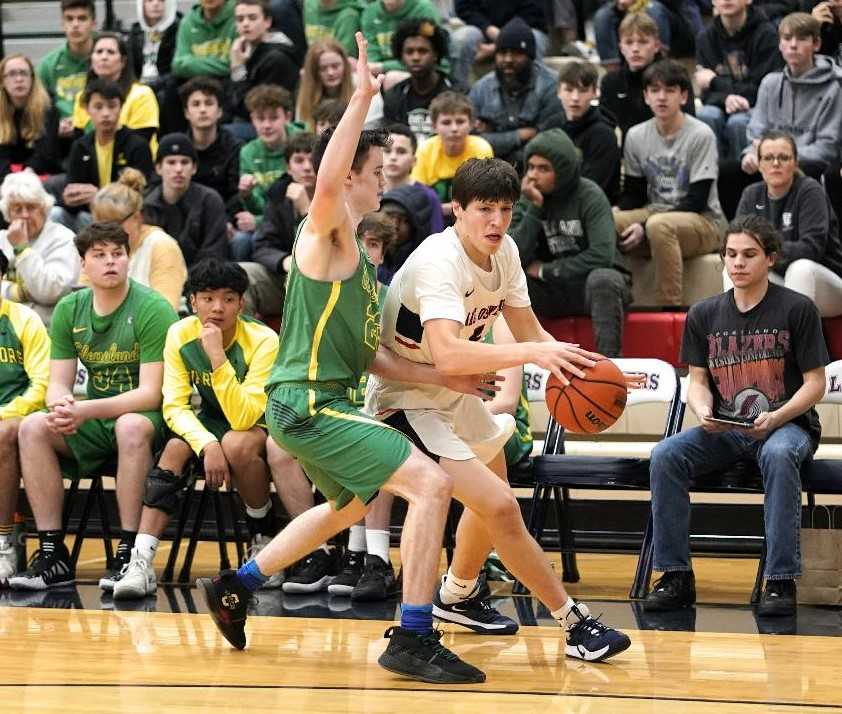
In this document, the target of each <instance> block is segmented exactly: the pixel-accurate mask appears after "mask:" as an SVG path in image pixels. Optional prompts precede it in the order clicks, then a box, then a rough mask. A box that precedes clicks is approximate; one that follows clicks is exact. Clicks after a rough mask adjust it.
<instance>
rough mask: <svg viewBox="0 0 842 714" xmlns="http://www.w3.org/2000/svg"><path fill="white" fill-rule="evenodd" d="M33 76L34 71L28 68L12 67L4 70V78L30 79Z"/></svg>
mask: <svg viewBox="0 0 842 714" xmlns="http://www.w3.org/2000/svg"><path fill="white" fill-rule="evenodd" d="M31 76H32V72H30V71H29V70H28V69H10V70H7V71H6V72H3V79H17V78H18V77H20V78H23V79H29V78H30V77H31Z"/></svg>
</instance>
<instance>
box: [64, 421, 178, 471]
mask: <svg viewBox="0 0 842 714" xmlns="http://www.w3.org/2000/svg"><path fill="white" fill-rule="evenodd" d="M137 413H138V414H140V415H141V416H145V417H146V418H147V419H149V421H151V422H152V426H153V427H154V430H155V431H154V437H153V439H152V452H153V453H155V452H156V451H158V450H159V449H160V448H161V447H162V446H163V444H164V437H165V435H166V426H165V425H164V418H163V416H162V415H161V412H151V411H150V412H137ZM116 421H117V420H116V419H88V420H87V421H86V422H85V423H84V424H82V426H80V427H79V429H78V430H77V431H76V433H75V434H70V435H68V436H65V437H64V443H65V444H67V446H68V448H69V449H70V450H71V451H72V452H73V458H68V457H62V458H60V459H59V464H60V466H61V470H62V473H64V475H65V476H67V477H68V478H82V477H87V476H98V475H101V474H98V473H97V471H98V470H100V469H102V468H103V467H104V466H107V465H108V464H111V463H115V462H116V461H117V437H116V436H115V435H114V424H115V423H116Z"/></svg>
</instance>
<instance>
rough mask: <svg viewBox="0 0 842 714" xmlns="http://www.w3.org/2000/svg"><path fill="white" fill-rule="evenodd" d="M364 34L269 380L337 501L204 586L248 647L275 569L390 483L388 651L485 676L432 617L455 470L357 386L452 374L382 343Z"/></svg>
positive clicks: (398, 662)
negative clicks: (365, 405)
mask: <svg viewBox="0 0 842 714" xmlns="http://www.w3.org/2000/svg"><path fill="white" fill-rule="evenodd" d="M357 44H358V47H359V60H358V62H357V87H356V90H355V91H354V94H353V96H352V97H351V101H350V103H349V105H348V108H347V110H346V111H345V114H344V115H343V117H342V119H341V121H340V122H339V124H338V125H337V127H336V129H335V130H334V131H332V132H331V131H327V132H324V133H323V134H322V135H321V137H320V139H319V142H318V143H317V145H316V148H315V150H314V152H313V164H314V166H315V168H316V172H317V173H316V189H315V193H314V196H313V201H312V204H311V206H310V213H309V215H308V217H307V218H306V219H305V221H304V222H303V224H302V226H301V228H300V230H299V234H298V238H297V240H296V243H295V245H294V247H293V260H292V264H291V266H290V272H289V283H288V285H287V291H286V299H285V301H284V319H283V323H282V332H281V343H280V348H279V350H278V360H277V361H276V363H275V368H274V370H273V372H272V376H271V377H270V379H269V382H268V383H267V385H266V390H267V392H268V394H269V402H268V405H267V409H266V420H267V425H268V427H269V433H270V434H271V436H272V438H273V439H275V440H276V441H277V442H278V443H279V444H280V446H281V447H282V448H283V449H284V450H285V451H287V452H289V453H290V454H292V455H293V456H295V457H296V458H297V459H298V460H299V463H300V464H301V465H302V467H303V468H304V471H305V472H306V473H307V476H308V477H309V478H310V479H311V480H312V481H313V482H314V483H315V484H316V486H317V487H318V488H319V489H320V490H321V491H322V493H323V494H324V495H325V496H326V497H327V499H328V503H325V504H322V505H319V506H316V507H315V508H311V509H310V510H308V511H307V512H305V513H303V514H301V515H299V516H298V517H297V518H295V519H294V520H293V521H292V522H291V523H290V524H289V525H288V526H287V527H286V528H285V529H284V530H283V531H281V532H280V533H279V534H278V535H277V536H275V538H274V540H273V541H272V542H271V543H270V544H269V545H268V546H266V548H264V549H263V550H262V551H261V552H260V554H259V555H258V556H257V558H256V559H255V560H250V561H248V562H247V563H246V564H245V565H244V566H243V567H241V568H240V570H239V571H237V572H234V571H225V572H222V573H220V575H219V576H217V577H215V578H213V579H200V580H199V581H198V585H199V587H200V588H201V589H202V591H203V592H204V595H205V599H206V602H207V606H208V610H209V612H210V614H211V617H212V618H213V620H214V622H215V624H216V625H217V627H218V628H219V629H220V631H221V632H222V634H223V635H224V636H225V638H226V639H227V640H228V641H229V642H230V643H231V644H232V645H233V646H234V647H236V648H238V649H243V648H244V647H245V645H246V635H245V620H246V609H247V605H248V600H249V597H250V594H251V593H252V592H254V591H255V590H256V589H257V588H258V587H260V585H261V584H262V583H263V582H264V581H265V580H266V579H267V578H268V576H269V575H271V574H272V573H275V572H277V571H278V570H280V569H281V568H283V567H285V566H287V565H289V564H290V563H293V562H295V561H297V560H299V559H300V558H301V557H302V556H304V555H306V554H307V553H310V552H312V550H313V549H314V548H315V547H316V546H317V545H318V544H319V543H323V542H325V541H326V540H327V539H328V538H329V537H330V536H332V535H334V534H335V533H337V532H339V531H340V530H343V529H345V528H348V527H349V526H351V525H352V524H354V523H356V522H357V521H359V520H360V518H362V517H363V516H364V515H365V513H366V510H367V504H368V503H369V502H370V501H371V500H372V499H373V498H374V497H375V496H376V494H377V493H378V491H380V490H381V489H383V490H386V491H389V492H391V493H393V494H395V495H398V496H401V497H402V498H404V499H406V500H407V502H408V509H407V516H406V521H405V524H404V530H403V538H402V543H401V560H402V563H403V573H404V579H403V602H404V604H403V606H402V608H401V626H400V627H394V628H391V629H390V630H388V631H387V636H390V640H389V644H388V647H387V648H386V651H385V652H384V653H383V655H381V657H380V659H379V663H380V664H381V665H382V666H384V667H386V668H387V669H389V670H391V671H394V672H397V673H400V674H403V675H406V676H409V677H413V678H416V679H421V680H424V681H429V682H438V683H450V684H455V683H472V682H481V681H484V680H485V675H484V674H483V673H482V672H481V671H480V670H478V669H476V668H475V667H472V666H471V665H469V664H467V663H465V662H463V661H462V660H460V659H459V658H458V657H457V656H456V655H455V654H453V653H452V652H450V651H449V650H447V649H446V648H445V647H443V646H442V645H441V643H440V641H439V638H440V636H441V635H440V634H438V633H435V632H434V631H433V629H432V603H431V594H432V591H433V588H434V585H435V581H436V570H437V567H438V562H439V557H440V554H441V543H442V534H443V531H444V521H445V517H446V514H447V508H448V504H449V502H450V495H451V481H450V479H449V477H448V476H447V475H446V474H445V473H444V471H442V470H441V469H440V468H439V467H438V466H436V465H435V463H434V462H432V461H431V460H429V459H428V458H426V457H425V456H423V455H422V454H421V452H420V451H418V450H417V449H416V448H415V447H413V446H412V445H411V444H410V443H409V441H408V440H407V439H406V438H405V437H404V436H403V435H401V434H400V433H399V432H398V431H396V430H394V429H391V428H389V427H387V426H384V425H383V424H381V423H379V422H377V421H376V420H374V419H371V418H369V417H367V416H365V415H363V414H362V413H361V412H360V411H359V410H358V409H357V408H356V407H354V406H353V405H352V404H351V402H350V401H349V399H348V394H347V393H348V388H349V387H355V386H357V384H358V383H359V380H360V377H361V376H362V374H363V372H365V371H366V370H370V371H372V372H376V373H381V374H385V375H387V376H391V377H392V378H396V377H397V376H398V375H399V374H400V375H401V378H407V379H410V380H413V381H416V380H417V381H419V382H427V381H429V382H435V383H439V384H443V383H444V381H445V380H443V378H442V377H441V376H439V375H438V373H436V372H435V370H434V369H431V368H429V366H427V367H426V369H424V368H423V366H422V365H416V364H412V363H410V362H409V361H408V360H397V359H396V357H395V355H394V354H393V353H389V352H388V351H385V350H379V351H378V347H379V336H380V313H379V307H378V299H377V280H376V276H375V274H374V270H373V267H372V266H371V264H370V263H369V261H368V260H367V259H366V257H365V253H364V251H363V249H362V247H361V246H360V243H359V241H358V240H357V239H356V237H355V231H356V228H357V225H358V224H359V222H360V219H361V218H362V217H363V215H364V214H366V213H368V212H369V211H372V210H374V209H376V208H377V206H378V203H379V199H378V194H379V193H380V192H382V190H383V186H384V179H383V176H382V164H383V157H382V153H383V152H382V149H381V147H382V146H383V145H384V144H385V143H386V141H387V139H388V135H386V134H385V132H368V131H362V127H363V123H364V121H365V116H366V113H367V112H368V107H369V104H370V102H371V98H372V97H373V96H374V95H376V94H377V93H378V92H379V90H380V86H381V84H382V81H383V80H382V77H378V78H376V79H375V78H374V77H372V75H371V72H370V70H369V66H368V60H367V52H366V43H365V40H364V39H363V37H362V34H361V33H357ZM325 144H327V146H326V147H325ZM418 367H422V369H421V371H418ZM489 379H490V380H491V384H493V380H494V378H493V377H490V378H489ZM466 390H467V388H466Z"/></svg>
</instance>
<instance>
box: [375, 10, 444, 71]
mask: <svg viewBox="0 0 842 714" xmlns="http://www.w3.org/2000/svg"><path fill="white" fill-rule="evenodd" d="M423 18H426V19H428V20H432V21H433V22H434V23H435V24H436V25H438V24H439V23H440V22H441V17H440V16H439V13H438V10H436V8H435V7H434V6H433V4H432V3H431V2H430V0H374V2H372V3H370V4H369V5H368V6H367V7H366V8H365V10H364V11H363V14H362V19H361V24H362V32H363V35H365V39H366V40H368V62H369V67H370V68H371V71H372V72H374V73H378V72H391V71H392V70H398V71H400V72H404V73H405V72H406V67H404V65H403V62H401V59H400V57H395V56H394V55H393V54H392V35H394V34H395V32H397V30H398V28H399V27H400V26H401V25H402V24H403V23H404V22H406V21H407V20H416V19H418V20H420V19H423ZM400 78H401V79H404V78H406V74H403V75H402V76H401V77H400ZM392 84H394V82H392Z"/></svg>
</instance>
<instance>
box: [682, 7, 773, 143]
mask: <svg viewBox="0 0 842 714" xmlns="http://www.w3.org/2000/svg"><path fill="white" fill-rule="evenodd" d="M750 4H751V0H713V7H714V9H715V10H716V17H715V18H714V20H713V22H712V23H711V24H710V25H709V26H708V27H707V28H705V30H703V31H702V32H701V33H699V36H698V37H697V38H696V66H697V69H696V76H695V79H696V85H697V86H698V87H699V89H700V90H701V92H702V101H703V102H704V106H703V107H702V110H701V111H700V112H699V119H701V120H702V121H703V122H704V123H705V124H707V125H708V126H709V127H710V128H711V129H713V133H714V134H716V140H717V143H718V145H719V158H720V159H729V160H739V158H740V156H741V155H742V152H743V149H744V148H745V147H746V144H747V143H748V138H747V137H746V127H747V126H748V122H749V119H750V118H751V108H752V107H753V106H754V103H755V102H756V101H757V90H758V88H759V87H760V81H761V80H762V79H763V77H765V76H766V75H767V74H769V73H770V72H775V71H777V70H780V69H781V67H782V66H783V59H782V58H781V55H780V53H779V52H778V48H777V36H776V33H775V27H774V25H772V23H771V22H769V21H768V20H766V19H765V18H764V16H763V14H762V13H760V12H757V11H756V10H755V9H754V8H752V7H750Z"/></svg>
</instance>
